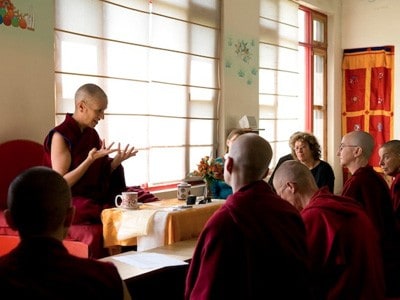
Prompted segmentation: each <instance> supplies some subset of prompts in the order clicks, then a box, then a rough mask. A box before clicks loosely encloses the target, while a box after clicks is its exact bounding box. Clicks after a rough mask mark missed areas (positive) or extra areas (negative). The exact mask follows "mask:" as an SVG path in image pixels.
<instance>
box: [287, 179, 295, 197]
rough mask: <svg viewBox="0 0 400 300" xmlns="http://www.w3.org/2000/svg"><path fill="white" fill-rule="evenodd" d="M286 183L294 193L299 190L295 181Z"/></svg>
mask: <svg viewBox="0 0 400 300" xmlns="http://www.w3.org/2000/svg"><path fill="white" fill-rule="evenodd" d="M286 185H287V186H288V190H289V191H290V192H291V193H292V194H294V193H296V192H297V184H296V183H295V182H291V181H289V182H287V183H286Z"/></svg>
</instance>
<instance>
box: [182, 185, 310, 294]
mask: <svg viewBox="0 0 400 300" xmlns="http://www.w3.org/2000/svg"><path fill="white" fill-rule="evenodd" d="M308 275H309V269H308V253H307V246H306V240H305V227H304V223H303V221H302V219H301V216H300V214H299V212H298V211H297V210H296V209H295V208H294V207H293V206H291V205H290V204H289V203H288V202H286V201H284V200H282V199H281V198H279V197H278V196H277V195H276V194H275V193H274V192H273V191H272V189H271V187H270V186H269V184H268V183H266V182H265V181H257V182H255V183H252V184H249V185H246V186H244V187H242V188H241V189H240V190H239V191H237V192H236V193H234V194H233V195H230V196H229V197H228V198H227V200H226V202H225V203H224V205H223V206H222V207H221V208H220V209H218V210H217V211H216V212H215V213H214V214H213V216H212V217H211V218H210V219H209V221H208V222H207V223H206V225H205V227H204V228H203V231H202V232H201V234H200V236H199V239H198V242H197V246H196V249H195V251H194V255H193V258H192V260H191V263H190V266H189V270H188V274H187V278H186V290H185V299H256V298H257V299H269V298H271V297H272V298H274V297H277V296H279V299H310V285H309V276H308ZM272 298H271V299H272Z"/></svg>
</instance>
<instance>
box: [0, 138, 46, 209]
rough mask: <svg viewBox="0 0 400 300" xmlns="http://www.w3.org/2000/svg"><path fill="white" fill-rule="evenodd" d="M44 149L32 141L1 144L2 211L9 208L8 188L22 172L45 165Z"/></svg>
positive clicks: (0, 190)
mask: <svg viewBox="0 0 400 300" xmlns="http://www.w3.org/2000/svg"><path fill="white" fill-rule="evenodd" d="M43 156H44V148H43V145H42V144H39V143H37V142H34V141H30V140H23V139H17V140H11V141H8V142H4V143H2V144H0V170H1V176H0V210H4V209H5V208H7V193H8V187H9V185H10V183H11V181H13V179H14V178H15V177H16V176H17V175H18V174H20V173H21V172H22V171H24V170H26V169H28V168H30V167H33V166H38V165H43Z"/></svg>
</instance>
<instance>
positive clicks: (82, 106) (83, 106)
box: [77, 100, 86, 112]
mask: <svg viewBox="0 0 400 300" xmlns="http://www.w3.org/2000/svg"><path fill="white" fill-rule="evenodd" d="M77 107H78V110H79V111H80V112H83V111H84V110H85V109H86V103H85V100H81V101H79V102H78V105H77Z"/></svg>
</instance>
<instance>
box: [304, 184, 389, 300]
mask: <svg viewBox="0 0 400 300" xmlns="http://www.w3.org/2000/svg"><path fill="white" fill-rule="evenodd" d="M301 216H302V217H303V221H304V223H305V225H306V231H307V243H308V248H309V250H310V259H311V268H312V269H311V270H312V274H313V285H314V286H315V291H316V295H317V299H326V300H330V299H332V300H333V299H349V300H350V299H351V300H352V299H364V300H368V299H371V300H378V299H384V298H385V297H384V295H385V283H384V275H383V264H382V256H381V249H380V246H379V241H378V233H377V231H376V229H375V227H374V226H373V224H372V222H371V220H370V219H369V217H368V216H367V214H366V213H365V211H364V209H363V208H362V207H361V205H360V204H359V203H357V202H356V201H354V200H353V199H351V198H347V197H342V196H338V195H333V194H332V193H330V192H329V191H328V189H327V188H322V189H320V190H319V191H318V192H316V193H315V194H314V195H313V197H312V198H311V200H310V202H309V204H308V205H307V206H306V207H305V208H304V209H303V210H302V212H301Z"/></svg>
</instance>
